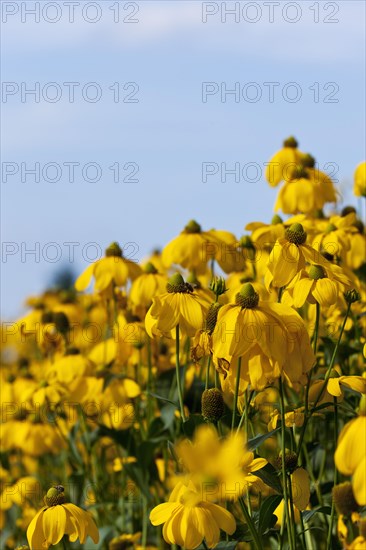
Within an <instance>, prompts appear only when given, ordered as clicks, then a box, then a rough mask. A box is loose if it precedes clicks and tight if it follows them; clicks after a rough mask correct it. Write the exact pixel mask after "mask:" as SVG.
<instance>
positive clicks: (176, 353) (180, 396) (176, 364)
mask: <svg viewBox="0 0 366 550" xmlns="http://www.w3.org/2000/svg"><path fill="white" fill-rule="evenodd" d="M179 336H180V334H179V325H177V326H176V327H175V373H176V377H177V389H178V398H179V406H180V414H181V417H182V420H183V422H186V416H185V413H184V404H183V391H182V382H181V378H180V365H179Z"/></svg>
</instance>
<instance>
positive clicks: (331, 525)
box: [327, 397, 338, 548]
mask: <svg viewBox="0 0 366 550" xmlns="http://www.w3.org/2000/svg"><path fill="white" fill-rule="evenodd" d="M333 402H334V432H333V442H334V452H335V450H336V448H337V441H338V404H337V398H336V397H334V398H333ZM337 483H338V472H337V468H336V467H335V466H334V477H333V486H334V485H337ZM334 516H335V506H334V499H332V511H331V513H330V521H329V529H328V538H327V548H331V542H332V531H333V522H334Z"/></svg>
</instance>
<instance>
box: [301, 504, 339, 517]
mask: <svg viewBox="0 0 366 550" xmlns="http://www.w3.org/2000/svg"><path fill="white" fill-rule="evenodd" d="M318 513H319V514H326V515H327V516H330V514H331V513H332V508H331V507H330V506H319V508H314V509H313V510H305V511H304V512H301V515H302V519H303V520H304V521H309V519H310V518H312V517H313V515H314V514H318Z"/></svg>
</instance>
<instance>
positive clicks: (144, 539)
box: [141, 497, 148, 548]
mask: <svg viewBox="0 0 366 550" xmlns="http://www.w3.org/2000/svg"><path fill="white" fill-rule="evenodd" d="M147 524H148V514H147V499H146V497H143V509H142V536H141V546H142V548H146V542H147Z"/></svg>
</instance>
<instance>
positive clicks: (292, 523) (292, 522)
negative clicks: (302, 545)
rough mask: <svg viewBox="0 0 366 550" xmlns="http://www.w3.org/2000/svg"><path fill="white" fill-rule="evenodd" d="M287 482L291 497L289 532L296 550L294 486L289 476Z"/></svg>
mask: <svg viewBox="0 0 366 550" xmlns="http://www.w3.org/2000/svg"><path fill="white" fill-rule="evenodd" d="M287 482H288V495H289V501H290V507H289V508H290V513H289V516H290V524H289V531H290V533H291V539H292V543H293V546H294V548H296V522H295V510H294V499H293V496H292V485H291V477H290V476H287Z"/></svg>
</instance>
